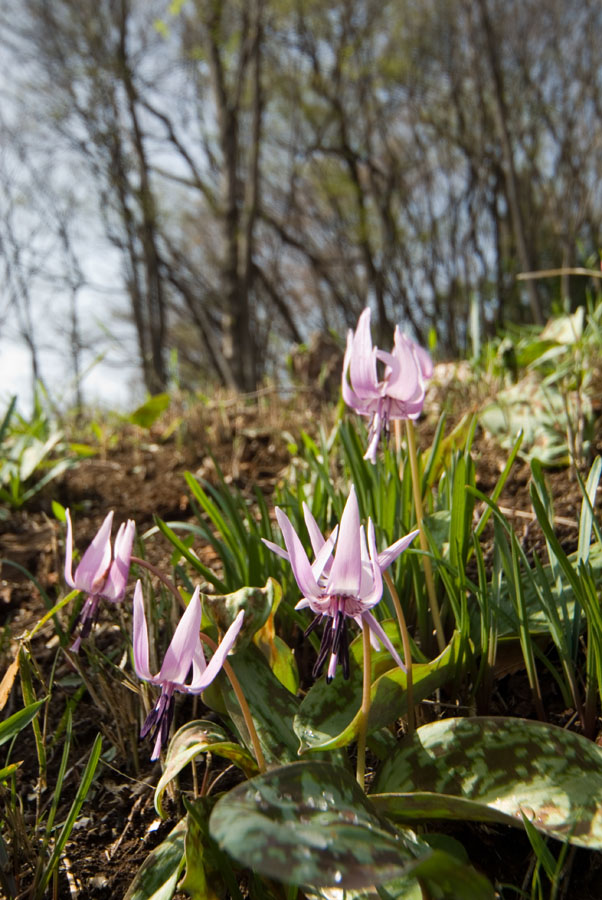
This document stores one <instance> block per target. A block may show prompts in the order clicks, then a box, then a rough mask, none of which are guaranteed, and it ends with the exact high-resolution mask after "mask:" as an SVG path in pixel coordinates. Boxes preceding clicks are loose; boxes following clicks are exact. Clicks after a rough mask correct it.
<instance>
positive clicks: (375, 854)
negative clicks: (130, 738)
mask: <svg viewBox="0 0 602 900" xmlns="http://www.w3.org/2000/svg"><path fill="white" fill-rule="evenodd" d="M209 829H210V832H211V835H212V836H213V838H214V839H215V840H216V841H217V842H218V844H219V845H220V847H221V848H222V849H223V850H226V851H227V852H228V853H229V854H230V855H231V856H233V857H234V858H235V859H236V860H237V861H238V862H239V863H241V864H242V865H244V866H247V867H248V868H250V869H252V870H253V871H254V872H256V873H258V874H260V875H265V876H267V877H269V878H275V879H277V880H279V881H284V882H286V883H288V884H296V885H311V886H312V887H337V888H343V889H345V890H359V889H361V888H365V887H368V886H369V885H374V884H377V885H378V884H385V883H387V882H390V881H391V880H392V879H394V878H402V877H405V876H408V875H410V874H412V875H414V876H418V877H420V878H421V879H422V878H423V877H424V879H425V881H426V882H427V883H428V884H433V885H438V886H439V887H441V889H442V890H443V895H444V896H447V894H446V893H445V892H446V890H447V887H448V885H452V886H453V888H454V890H455V893H454V894H450V895H449V896H462V897H463V898H465V900H490V898H491V897H492V896H493V893H492V890H491V887H490V885H489V884H488V883H487V881H486V879H483V878H482V877H481V876H478V875H477V874H476V873H475V872H474V871H473V870H472V869H470V867H468V866H465V865H464V864H463V863H461V862H459V861H458V860H456V859H454V858H453V857H451V856H450V855H449V854H447V853H445V852H442V851H439V850H433V849H432V848H431V847H429V846H428V845H427V844H426V843H424V842H423V841H421V840H419V839H418V838H417V837H416V835H414V833H413V832H411V831H408V830H403V831H400V830H398V829H395V828H394V827H393V826H392V825H391V824H390V823H389V822H388V821H387V820H386V819H384V818H382V817H381V816H379V815H378V813H377V812H376V810H375V809H374V807H373V806H372V804H371V802H370V800H369V798H367V797H366V795H365V794H364V792H363V791H362V790H361V788H360V787H359V786H358V784H357V783H356V781H355V780H354V778H353V776H352V775H351V774H349V773H348V772H347V771H346V770H345V769H343V768H339V767H336V766H332V765H330V764H329V763H324V762H318V761H311V762H305V761H304V762H297V763H293V764H291V765H288V766H282V767H280V768H278V769H273V770H272V771H270V772H267V773H266V774H264V775H259V776H257V777H256V778H253V779H252V780H251V781H248V782H246V783H244V784H241V785H238V787H236V788H234V789H233V790H232V791H230V792H229V793H228V794H226V795H225V796H224V797H222V798H221V799H220V800H218V802H217V803H216V805H215V807H214V810H213V812H212V814H211V818H210V821H209ZM400 896H401V895H400ZM438 896H441V894H439V895H438Z"/></svg>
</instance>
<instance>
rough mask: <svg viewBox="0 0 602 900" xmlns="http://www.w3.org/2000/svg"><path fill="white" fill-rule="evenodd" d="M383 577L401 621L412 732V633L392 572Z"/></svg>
mask: <svg viewBox="0 0 602 900" xmlns="http://www.w3.org/2000/svg"><path fill="white" fill-rule="evenodd" d="M383 578H384V579H385V583H386V585H387V587H388V588H389V593H390V594H391V599H392V600H393V606H394V607H395V613H396V615H397V622H398V623H399V633H400V634H401V643H402V644H403V657H404V662H405V664H406V696H407V698H408V734H412V733H413V732H414V730H415V728H416V721H415V717H414V680H413V678H412V649H411V647H410V635H409V633H408V626H407V623H406V619H405V616H404V614H403V609H402V608H401V603H400V601H399V595H398V593H397V591H396V589H395V585H394V584H393V579H392V578H391V575H390V573H389V572H386V571H385V572H383Z"/></svg>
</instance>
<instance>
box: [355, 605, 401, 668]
mask: <svg viewBox="0 0 602 900" xmlns="http://www.w3.org/2000/svg"><path fill="white" fill-rule="evenodd" d="M366 627H368V628H369V629H370V631H371V632H372V634H374V635H375V636H376V637H377V638H378V639H379V641H380V642H381V643H382V644H383V646H384V647H385V649H386V650H388V651H389V653H390V654H391V656H392V657H393V659H394V660H395V662H396V663H397V665H398V666H399V668H400V669H402V670H403V671H404V672H406V671H407V670H406V667H405V665H404V662H403V660H402V658H401V656H400V655H399V653H398V652H397V650H396V649H395V647H394V646H393V644H392V643H391V641H390V640H389V638H388V637H387V635H386V633H385V631H384V630H383V628H382V626H381V625H380V623H379V622H378V621H377V620H376V619H375V618H374V616H373V615H372V613H371V612H364V613H362V628H366Z"/></svg>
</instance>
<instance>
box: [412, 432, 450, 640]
mask: <svg viewBox="0 0 602 900" xmlns="http://www.w3.org/2000/svg"><path fill="white" fill-rule="evenodd" d="M406 436H407V439H408V457H409V459H410V469H411V472H412V490H413V493H414V507H415V509H416V524H417V525H418V528H419V531H420V534H419V537H420V549H421V550H422V552H423V553H424V577H425V580H426V589H427V592H428V596H429V603H430V607H431V614H432V616H433V624H434V626H435V636H436V638H437V644H438V646H439V652H440V653H442V652H443V651H444V650H445V634H444V632H443V625H442V623H441V613H440V612H439V604H438V602H437V595H436V593H435V580H434V578H433V569H432V566H431V560H430V557H429V556H428V555H427V554H428V540H427V537H426V532H425V530H424V525H423V523H422V519H423V515H422V487H421V479H420V470H419V468H418V454H417V452H416V437H415V434H414V423H413V422H412V421H411V420H410V419H406Z"/></svg>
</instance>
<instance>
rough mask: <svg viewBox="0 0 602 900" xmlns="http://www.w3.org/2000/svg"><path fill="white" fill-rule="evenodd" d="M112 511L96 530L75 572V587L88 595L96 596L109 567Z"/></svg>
mask: <svg viewBox="0 0 602 900" xmlns="http://www.w3.org/2000/svg"><path fill="white" fill-rule="evenodd" d="M112 525H113V511H112V510H111V512H110V513H108V515H107V517H106V518H105V520H104V522H103V523H102V525H101V526H100V528H99V529H98V531H97V533H96V535H95V536H94V540H93V541H92V543H91V544H90V546H89V547H88V549H87V550H86V552H85V553H84V555H83V556H82V560H81V562H80V564H79V566H78V567H77V569H76V570H75V578H74V579H73V580H74V582H75V587H77V588H78V589H79V590H80V591H87V592H88V593H89V594H98V593H100V591H101V588H102V586H103V584H104V582H105V579H106V577H107V573H108V571H109V566H110V565H111V555H112V554H111V527H112Z"/></svg>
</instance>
